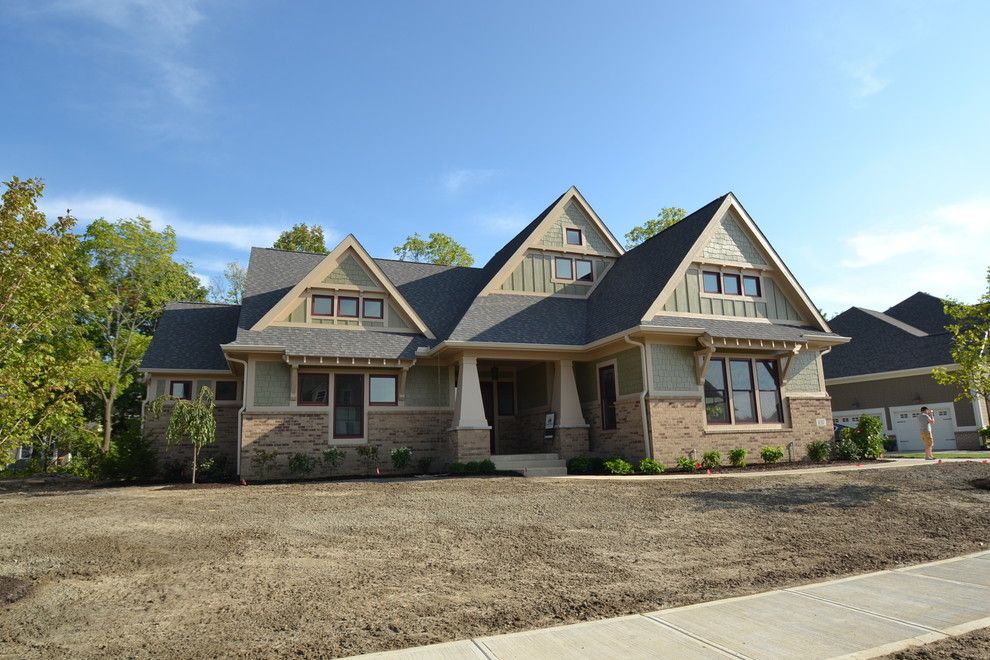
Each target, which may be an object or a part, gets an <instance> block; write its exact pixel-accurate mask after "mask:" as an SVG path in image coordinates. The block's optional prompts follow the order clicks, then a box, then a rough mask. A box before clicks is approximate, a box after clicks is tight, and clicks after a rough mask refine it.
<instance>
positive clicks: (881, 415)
mask: <svg viewBox="0 0 990 660" xmlns="http://www.w3.org/2000/svg"><path fill="white" fill-rule="evenodd" d="M863 415H869V416H871V417H876V418H877V419H879V420H880V421H881V422H882V423H883V428H884V430H885V431H888V430H890V429H888V428H887V414H886V413H885V412H884V409H883V408H866V409H865V410H833V411H832V422H833V423H835V424H838V425H840V426H848V427H850V428H854V427H855V426H856V425H857V424H859V418H860V417H862V416H863Z"/></svg>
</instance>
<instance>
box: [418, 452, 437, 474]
mask: <svg viewBox="0 0 990 660" xmlns="http://www.w3.org/2000/svg"><path fill="white" fill-rule="evenodd" d="M432 463H433V457H432V456H421V457H420V458H419V459H417V460H416V471H417V472H418V473H420V474H429V473H430V465H431V464H432Z"/></svg>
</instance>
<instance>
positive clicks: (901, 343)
mask: <svg viewBox="0 0 990 660" xmlns="http://www.w3.org/2000/svg"><path fill="white" fill-rule="evenodd" d="M948 323H949V318H948V317H947V316H946V315H945V311H944V309H943V305H942V301H941V300H940V299H938V298H936V297H935V296H931V295H929V294H927V293H921V292H918V293H916V294H914V295H913V296H911V297H910V298H907V299H906V300H903V301H901V302H899V303H897V304H896V305H894V306H893V307H891V308H890V309H888V310H887V311H885V312H875V311H873V310H870V309H863V308H861V307H851V308H849V309H847V310H846V311H844V312H842V313H841V314H839V315H838V316H836V317H835V318H833V319H832V320H831V321H830V324H831V326H832V329H833V330H835V331H836V332H838V333H841V334H843V335H846V336H848V337H851V338H852V341H851V342H850V343H849V344H846V345H844V346H837V347H835V348H834V349H833V350H832V351H831V352H830V353H829V354H828V355H827V356H826V357H825V359H824V360H823V362H824V364H825V386H826V387H827V388H828V393H829V395H831V397H832V408H833V409H834V412H833V415H834V419H835V423H837V424H843V425H847V426H854V425H855V424H856V422H858V421H859V417H860V415H865V414H870V415H873V416H875V417H879V418H880V419H881V420H882V421H883V422H884V426H885V427H886V429H887V433H888V434H890V435H894V436H896V437H897V448H898V449H899V450H902V451H907V450H920V449H922V448H923V447H922V444H921V433H920V429H919V427H918V423H917V419H916V418H917V416H918V414H919V412H920V410H921V406H928V407H929V408H931V409H933V410H934V411H935V415H936V424H935V430H934V436H935V449H939V450H943V449H977V448H979V446H980V438H979V433H978V430H979V428H980V427H983V426H986V425H987V418H988V414H987V402H986V400H985V399H983V398H982V397H977V398H976V399H974V400H972V401H971V400H967V399H964V400H960V401H955V399H956V397H957V396H958V394H959V390H958V389H956V388H953V387H949V386H947V385H941V384H939V383H937V382H936V381H935V379H934V378H933V377H932V369H933V368H935V367H945V368H946V369H954V368H957V367H956V365H954V364H953V363H952V354H951V351H952V335H951V334H949V332H948V331H947V330H946V329H945V326H946V324H948Z"/></svg>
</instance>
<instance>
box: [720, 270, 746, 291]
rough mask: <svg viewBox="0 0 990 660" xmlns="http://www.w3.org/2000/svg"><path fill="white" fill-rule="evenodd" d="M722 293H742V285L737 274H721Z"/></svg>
mask: <svg viewBox="0 0 990 660" xmlns="http://www.w3.org/2000/svg"><path fill="white" fill-rule="evenodd" d="M722 293H724V294H725V295H727V296H739V295H742V285H741V284H740V283H739V276H738V275H735V274H732V273H724V274H723V275H722Z"/></svg>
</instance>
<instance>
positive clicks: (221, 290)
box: [210, 261, 247, 305]
mask: <svg viewBox="0 0 990 660" xmlns="http://www.w3.org/2000/svg"><path fill="white" fill-rule="evenodd" d="M246 280H247V271H246V270H245V269H244V267H243V266H241V265H240V264H239V263H237V262H236V261H231V262H229V263H228V264H227V265H226V267H224V269H223V276H222V277H214V278H213V280H212V281H211V282H210V300H211V301H212V302H217V303H227V304H230V305H239V304H240V303H241V298H242V297H243V296H244V283H245V281H246Z"/></svg>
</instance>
